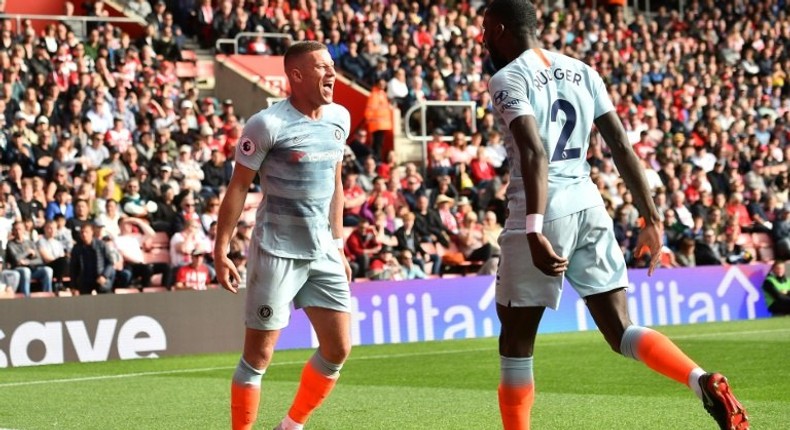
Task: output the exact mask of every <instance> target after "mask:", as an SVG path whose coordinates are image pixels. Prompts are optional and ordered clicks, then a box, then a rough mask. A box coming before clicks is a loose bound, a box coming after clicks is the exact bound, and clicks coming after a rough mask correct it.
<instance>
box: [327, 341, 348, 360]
mask: <svg viewBox="0 0 790 430" xmlns="http://www.w3.org/2000/svg"><path fill="white" fill-rule="evenodd" d="M350 354H351V342H339V343H337V344H334V345H327V346H326V347H322V348H321V356H322V357H323V358H324V359H325V360H326V361H329V362H331V363H336V364H342V363H344V362H345V361H346V359H348V356H349V355H350Z"/></svg>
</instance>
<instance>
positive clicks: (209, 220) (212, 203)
mask: <svg viewBox="0 0 790 430" xmlns="http://www.w3.org/2000/svg"><path fill="white" fill-rule="evenodd" d="M219 203H220V200H219V197H218V196H211V197H209V198H208V199H207V200H206V207H205V208H204V209H203V213H202V214H201V215H200V224H201V225H202V226H203V231H205V232H206V233H207V234H208V231H209V229H210V227H211V225H212V224H214V223H215V222H217V216H218V215H219ZM212 249H213V248H212Z"/></svg>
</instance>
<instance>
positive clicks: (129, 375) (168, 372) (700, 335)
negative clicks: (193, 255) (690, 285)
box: [0, 327, 790, 430]
mask: <svg viewBox="0 0 790 430" xmlns="http://www.w3.org/2000/svg"><path fill="white" fill-rule="evenodd" d="M659 329H660V327H659ZM785 332H790V328H782V329H771V330H747V331H727V332H715V333H698V334H687V335H679V336H670V338H671V339H695V338H704V337H717V336H726V335H733V334H734V335H753V334H765V333H785ZM561 343H568V344H572V343H578V342H575V341H571V342H568V341H565V342H550V345H552V346H555V345H558V344H561ZM490 350H491V348H473V349H453V350H446V351H428V352H419V353H402V354H379V355H369V356H365V357H350V358H349V359H348V360H347V361H363V360H380V359H392V358H403V357H418V356H428V355H444V354H461V353H466V352H481V351H490ZM303 363H304V361H282V362H275V363H272V364H271V365H270V366H269V367H271V366H289V365H294V364H303ZM230 369H235V367H232V366H221V367H202V368H195V369H173V370H161V371H156V372H138V373H122V374H119V375H100V376H85V377H82V378H68V379H42V380H37V381H22V382H6V383H0V388H8V387H25V386H30V385H41V384H60V383H68V382H87V381H103V380H109V379H125V378H136V377H141V376H159V375H176V374H180V373H199V372H211V371H214V370H230ZM0 430H3V429H0Z"/></svg>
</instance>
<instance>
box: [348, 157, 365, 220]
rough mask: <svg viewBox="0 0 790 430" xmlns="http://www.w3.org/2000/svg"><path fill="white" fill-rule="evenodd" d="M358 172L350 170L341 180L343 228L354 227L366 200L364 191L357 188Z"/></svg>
mask: <svg viewBox="0 0 790 430" xmlns="http://www.w3.org/2000/svg"><path fill="white" fill-rule="evenodd" d="M358 177H359V172H357V171H356V170H354V169H350V170H348V171H347V172H346V174H345V177H344V178H343V197H344V198H345V202H344V205H345V206H344V207H343V226H347V227H354V226H356V225H357V223H359V219H360V218H361V212H362V205H364V204H365V202H366V201H367V199H368V196H367V194H366V193H365V190H363V189H362V187H360V186H359V183H358V182H357V178H358Z"/></svg>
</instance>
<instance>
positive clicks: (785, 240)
mask: <svg viewBox="0 0 790 430" xmlns="http://www.w3.org/2000/svg"><path fill="white" fill-rule="evenodd" d="M771 237H772V238H773V241H774V251H775V254H776V258H777V259H779V260H788V259H790V204H785V207H784V208H783V209H781V210H779V215H778V216H777V217H776V220H774V222H773V227H772V228H771Z"/></svg>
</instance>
